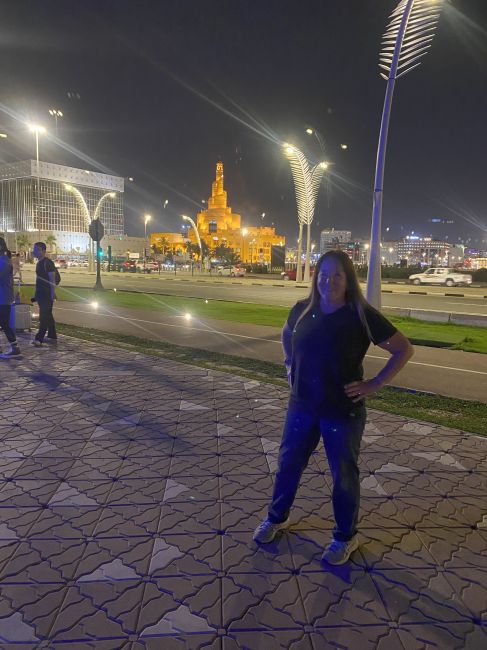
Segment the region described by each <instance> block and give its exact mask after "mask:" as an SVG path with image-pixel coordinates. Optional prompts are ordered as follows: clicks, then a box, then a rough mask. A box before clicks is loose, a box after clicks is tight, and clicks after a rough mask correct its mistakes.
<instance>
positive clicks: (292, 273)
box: [281, 266, 315, 280]
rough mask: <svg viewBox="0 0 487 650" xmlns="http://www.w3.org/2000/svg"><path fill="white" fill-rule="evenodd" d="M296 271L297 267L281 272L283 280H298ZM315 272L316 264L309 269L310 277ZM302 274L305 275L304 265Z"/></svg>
mask: <svg viewBox="0 0 487 650" xmlns="http://www.w3.org/2000/svg"><path fill="white" fill-rule="evenodd" d="M296 271H297V269H288V270H287V271H283V272H282V273H281V278H282V279H283V280H296ZM314 272H315V267H314V266H312V267H310V269H309V274H310V277H313V273H314ZM302 274H303V276H304V266H303V270H302Z"/></svg>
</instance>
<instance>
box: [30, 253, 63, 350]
mask: <svg viewBox="0 0 487 650" xmlns="http://www.w3.org/2000/svg"><path fill="white" fill-rule="evenodd" d="M33 255H34V257H35V258H37V260H38V262H37V265H36V290H35V295H34V298H32V301H33V302H37V304H38V305H39V331H38V332H37V334H36V335H35V338H34V340H33V341H32V344H33V345H35V346H36V347H40V346H41V345H42V343H43V341H44V337H45V335H46V332H47V340H48V341H49V342H52V343H55V342H57V334H56V324H55V322H54V316H53V314H52V308H53V305H54V301H55V300H56V267H55V266H54V262H53V261H52V260H51V259H49V258H48V257H47V256H46V245H45V243H44V242H42V241H39V242H36V243H35V244H34V250H33Z"/></svg>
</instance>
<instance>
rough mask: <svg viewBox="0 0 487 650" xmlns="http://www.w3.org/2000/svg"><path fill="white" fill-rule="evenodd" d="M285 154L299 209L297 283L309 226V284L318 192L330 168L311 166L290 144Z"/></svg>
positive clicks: (285, 148)
mask: <svg viewBox="0 0 487 650" xmlns="http://www.w3.org/2000/svg"><path fill="white" fill-rule="evenodd" d="M284 151H285V154H286V156H287V158H288V160H289V163H290V165H291V173H292V175H293V180H294V188H295V191H296V203H297V207H298V223H299V237H298V265H297V268H296V281H297V282H300V281H301V250H302V241H303V226H304V225H306V226H307V241H306V258H305V267H304V281H305V282H309V278H310V271H309V266H310V264H309V260H310V250H311V223H312V221H313V216H314V212H315V207H316V201H317V199H318V190H319V189H320V184H321V179H322V178H323V174H324V173H325V170H326V169H327V168H328V163H326V162H320V163H318V164H316V165H314V166H310V164H309V161H308V160H307V159H306V156H305V155H304V153H303V152H302V151H300V150H299V149H298V148H297V147H294V146H292V145H289V144H285V145H284Z"/></svg>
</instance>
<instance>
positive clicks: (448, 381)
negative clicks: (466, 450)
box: [55, 302, 487, 402]
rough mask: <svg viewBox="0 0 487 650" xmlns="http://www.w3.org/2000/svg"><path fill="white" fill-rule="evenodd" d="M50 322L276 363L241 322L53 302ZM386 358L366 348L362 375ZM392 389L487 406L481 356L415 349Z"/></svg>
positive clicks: (270, 341) (263, 338) (266, 339)
mask: <svg viewBox="0 0 487 650" xmlns="http://www.w3.org/2000/svg"><path fill="white" fill-rule="evenodd" d="M55 313H56V319H57V320H58V321H59V322H63V323H69V324H72V325H82V326H84V327H91V328H95V329H102V330H108V331H113V332H119V333H123V334H132V335H134V336H139V337H142V338H147V339H151V340H163V341H168V342H170V343H174V344H178V345H187V346H190V347H197V348H202V349H207V350H214V351H218V352H225V353H228V354H235V355H239V356H244V357H250V358H257V359H260V360H267V361H273V362H275V363H281V362H282V351H281V345H280V341H279V335H280V330H279V329H278V328H275V327H263V326H259V325H251V324H247V323H234V322H230V321H217V320H205V321H204V322H195V321H194V320H192V321H187V320H186V319H185V318H184V317H183V316H179V315H170V314H167V313H165V312H160V311H148V310H136V309H111V310H110V311H106V310H104V309H103V308H102V307H101V308H98V310H96V311H95V310H93V309H92V308H88V309H87V307H86V306H83V305H81V304H79V303H70V302H59V303H57V304H56V309H55ZM386 358H387V354H386V353H385V352H383V351H382V350H381V349H380V348H375V347H371V348H370V350H369V354H368V355H367V357H366V359H365V370H366V376H372V375H374V374H376V373H377V371H378V370H379V368H380V367H381V366H382V365H383V364H384V360H385V359H386ZM394 385H396V386H402V387H405V388H413V389H416V390H422V391H430V392H434V393H439V394H442V395H446V396H450V397H459V398H462V399H475V400H478V401H482V402H487V364H486V356H485V355H481V354H473V353H469V352H462V351H455V350H441V349H435V348H427V347H419V346H416V348H415V356H414V358H413V360H412V361H411V362H410V363H409V364H408V365H407V366H406V368H405V369H403V370H402V371H401V373H400V374H399V375H398V376H397V377H396V378H395V379H394Z"/></svg>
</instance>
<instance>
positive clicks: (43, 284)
mask: <svg viewBox="0 0 487 650" xmlns="http://www.w3.org/2000/svg"><path fill="white" fill-rule="evenodd" d="M55 272H56V267H55V266H54V262H53V261H52V260H50V259H49V258H48V257H45V258H44V259H42V260H39V261H38V262H37V265H36V298H37V300H41V301H49V300H52V298H51V283H50V282H49V273H55Z"/></svg>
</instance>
